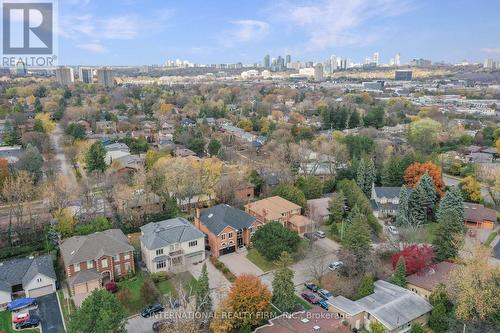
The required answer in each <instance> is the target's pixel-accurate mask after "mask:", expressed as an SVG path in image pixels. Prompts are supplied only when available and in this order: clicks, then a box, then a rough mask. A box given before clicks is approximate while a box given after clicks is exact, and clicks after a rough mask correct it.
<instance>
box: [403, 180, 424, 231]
mask: <svg viewBox="0 0 500 333" xmlns="http://www.w3.org/2000/svg"><path fill="white" fill-rule="evenodd" d="M425 199H426V193H425V190H424V189H423V188H422V187H421V186H417V187H415V188H414V189H413V191H411V193H410V198H409V200H408V206H409V208H410V226H411V227H412V228H413V230H417V229H418V228H419V227H420V226H421V225H422V224H424V223H425V222H426V221H427V209H426V206H425Z"/></svg>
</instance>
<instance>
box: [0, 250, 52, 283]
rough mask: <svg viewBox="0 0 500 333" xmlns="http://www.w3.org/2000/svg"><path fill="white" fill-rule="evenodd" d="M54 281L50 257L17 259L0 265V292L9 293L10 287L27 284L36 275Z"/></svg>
mask: <svg viewBox="0 0 500 333" xmlns="http://www.w3.org/2000/svg"><path fill="white" fill-rule="evenodd" d="M39 273H40V274H43V275H45V276H47V277H49V278H52V279H54V280H55V279H56V272H55V271H54V266H53V265H52V257H51V256H40V257H30V258H19V259H13V260H9V261H4V262H1V263H0V290H4V291H9V292H10V291H11V288H12V286H15V285H18V284H22V285H23V287H24V286H25V285H26V284H28V283H29V282H30V281H31V280H33V278H34V277H35V276H36V275H37V274H39Z"/></svg>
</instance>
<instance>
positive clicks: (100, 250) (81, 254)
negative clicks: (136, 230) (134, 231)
mask: <svg viewBox="0 0 500 333" xmlns="http://www.w3.org/2000/svg"><path fill="white" fill-rule="evenodd" d="M60 250H61V256H62V259H63V262H64V272H65V274H66V277H67V281H68V285H69V287H70V291H71V294H72V295H73V300H74V301H75V304H76V305H77V306H79V305H80V304H81V302H82V301H83V300H84V299H85V297H87V295H88V293H90V292H91V291H92V290H94V289H100V288H102V287H103V286H104V285H105V284H106V283H107V282H109V281H114V280H116V279H117V278H119V277H121V276H124V275H127V274H130V273H134V271H135V267H134V247H133V246H132V245H130V243H129V241H128V239H127V237H126V236H125V235H124V234H123V232H122V231H121V230H119V229H110V230H106V231H102V232H96V233H93V234H90V235H86V236H74V237H71V238H68V239H66V240H64V241H63V242H62V243H61V244H60Z"/></svg>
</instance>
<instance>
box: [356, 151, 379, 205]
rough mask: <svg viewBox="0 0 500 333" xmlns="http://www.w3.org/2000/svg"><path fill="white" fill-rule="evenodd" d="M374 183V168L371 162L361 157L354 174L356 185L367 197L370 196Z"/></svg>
mask: <svg viewBox="0 0 500 333" xmlns="http://www.w3.org/2000/svg"><path fill="white" fill-rule="evenodd" d="M374 181H375V166H374V165H373V160H372V159H371V158H368V157H362V158H361V160H360V161H359V164H358V169H357V172H356V183H357V184H358V186H359V187H360V188H361V190H363V193H365V195H366V196H367V197H369V196H370V193H371V190H372V185H373V182H374Z"/></svg>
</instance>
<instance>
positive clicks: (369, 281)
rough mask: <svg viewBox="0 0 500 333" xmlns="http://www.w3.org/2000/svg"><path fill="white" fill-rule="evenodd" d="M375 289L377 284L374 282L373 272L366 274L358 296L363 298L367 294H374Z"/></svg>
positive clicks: (360, 284)
mask: <svg viewBox="0 0 500 333" xmlns="http://www.w3.org/2000/svg"><path fill="white" fill-rule="evenodd" d="M374 290H375V285H374V283H373V276H372V275H371V274H369V273H368V274H365V275H364V276H363V278H362V279H361V282H360V283H359V288H358V295H357V298H358V299H360V298H363V297H365V296H368V295H371V294H373V292H374Z"/></svg>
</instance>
